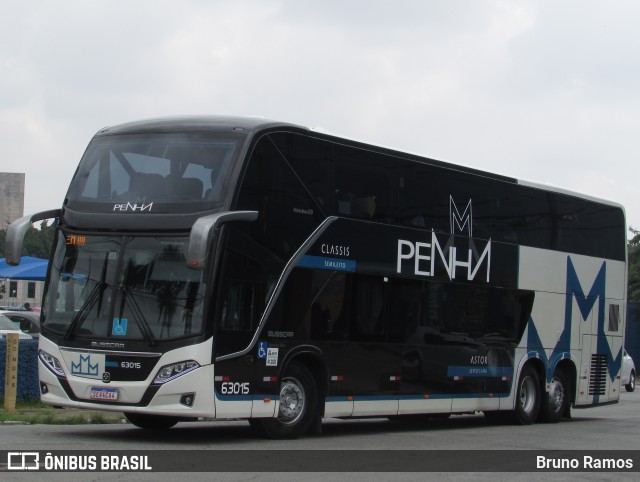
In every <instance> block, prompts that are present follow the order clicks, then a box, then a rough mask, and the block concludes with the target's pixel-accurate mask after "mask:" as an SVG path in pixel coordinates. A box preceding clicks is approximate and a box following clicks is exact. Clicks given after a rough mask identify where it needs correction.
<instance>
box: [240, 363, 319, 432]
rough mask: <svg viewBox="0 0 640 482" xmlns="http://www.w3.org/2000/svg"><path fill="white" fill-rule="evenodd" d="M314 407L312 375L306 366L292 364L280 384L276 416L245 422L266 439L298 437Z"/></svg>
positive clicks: (314, 410) (316, 394)
mask: <svg viewBox="0 0 640 482" xmlns="http://www.w3.org/2000/svg"><path fill="white" fill-rule="evenodd" d="M317 406H318V390H317V387H316V382H315V379H314V378H313V375H312V374H311V372H310V371H309V369H308V368H307V367H306V366H304V365H303V364H301V363H298V362H295V361H293V362H291V363H289V365H288V366H287V368H286V369H285V372H284V376H283V377H282V381H281V382H280V403H279V409H278V416H277V417H276V418H257V419H251V420H249V423H250V424H251V426H252V428H253V429H254V430H256V431H257V432H258V433H259V434H260V435H263V436H266V437H268V438H273V439H283V438H289V439H290V438H298V437H300V436H301V435H302V434H304V433H305V432H306V431H307V430H308V429H309V427H310V426H311V423H312V422H313V419H314V417H315V415H316V411H317Z"/></svg>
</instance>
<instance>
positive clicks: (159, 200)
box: [67, 134, 237, 212]
mask: <svg viewBox="0 0 640 482" xmlns="http://www.w3.org/2000/svg"><path fill="white" fill-rule="evenodd" d="M236 145H237V140H234V139H226V138H214V137H204V136H203V137H197V136H194V135H188V134H176V135H169V134H147V135H144V136H143V135H130V136H106V137H98V138H96V139H94V140H93V141H92V142H91V144H90V145H89V147H88V148H87V152H86V153H85V155H84V156H83V158H82V160H81V161H80V166H79V167H78V172H77V173H76V175H75V176H74V178H73V180H72V183H71V186H70V188H69V193H68V195H67V197H68V199H69V202H70V203H71V205H74V203H104V204H105V205H106V207H105V209H106V210H108V211H110V212H112V211H113V210H114V208H113V206H114V204H121V203H124V204H125V205H126V203H130V204H136V203H138V204H140V203H144V204H148V203H154V206H153V212H162V211H165V212H173V211H175V209H177V208H175V207H174V208H173V209H172V208H171V207H170V206H168V205H173V204H178V205H181V204H182V205H183V204H184V203H201V204H202V203H204V204H209V205H220V204H221V203H222V200H223V197H224V188H225V183H226V173H227V170H228V167H229V165H230V164H231V162H232V160H233V157H234V154H235V152H236ZM160 204H162V206H160ZM80 205H82V204H80ZM93 209H96V208H95V206H94V207H93ZM199 209H202V207H201V206H200V207H199Z"/></svg>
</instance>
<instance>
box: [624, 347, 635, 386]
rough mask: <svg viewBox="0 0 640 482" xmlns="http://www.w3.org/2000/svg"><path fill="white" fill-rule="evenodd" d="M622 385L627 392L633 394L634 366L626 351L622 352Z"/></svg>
mask: <svg viewBox="0 0 640 482" xmlns="http://www.w3.org/2000/svg"><path fill="white" fill-rule="evenodd" d="M621 378H622V384H623V385H624V388H625V389H626V390H627V392H633V391H634V390H635V389H636V365H635V364H634V363H633V358H631V357H630V356H629V354H628V353H627V350H624V354H623V357H622V375H621Z"/></svg>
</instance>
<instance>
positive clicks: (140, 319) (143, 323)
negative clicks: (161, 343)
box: [120, 286, 158, 346]
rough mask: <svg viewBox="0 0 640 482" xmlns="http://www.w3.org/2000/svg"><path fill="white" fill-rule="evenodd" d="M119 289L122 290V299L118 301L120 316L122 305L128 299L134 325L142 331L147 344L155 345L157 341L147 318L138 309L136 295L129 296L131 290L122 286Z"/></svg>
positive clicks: (122, 311) (122, 309) (122, 310)
mask: <svg viewBox="0 0 640 482" xmlns="http://www.w3.org/2000/svg"><path fill="white" fill-rule="evenodd" d="M120 291H121V292H122V301H121V303H120V316H122V313H124V306H125V304H126V302H127V301H129V310H130V311H131V314H133V321H135V322H136V325H138V328H139V329H140V333H142V337H143V338H144V341H146V342H147V344H148V345H149V346H157V345H158V342H157V341H156V339H155V337H154V336H153V332H152V331H151V328H150V327H149V323H147V320H145V318H144V315H143V314H142V310H141V309H140V306H138V302H137V301H136V297H135V296H129V295H130V294H131V292H130V291H129V290H128V289H127V288H125V287H124V286H123V287H121V288H120Z"/></svg>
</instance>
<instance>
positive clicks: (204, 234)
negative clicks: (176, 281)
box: [187, 211, 258, 269]
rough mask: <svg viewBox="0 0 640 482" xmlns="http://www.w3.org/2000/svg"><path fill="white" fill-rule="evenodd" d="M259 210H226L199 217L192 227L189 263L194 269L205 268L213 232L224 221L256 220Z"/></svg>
mask: <svg viewBox="0 0 640 482" xmlns="http://www.w3.org/2000/svg"><path fill="white" fill-rule="evenodd" d="M256 219H258V211H226V212H223V213H216V214H211V215H209V216H203V217H201V218H198V219H197V220H196V222H195V223H193V227H192V228H191V235H190V236H189V249H188V251H187V265H188V266H189V268H192V269H203V268H204V265H205V262H206V260H207V255H208V253H209V249H210V246H211V240H212V239H213V234H214V232H215V231H216V229H218V227H219V226H221V225H222V224H223V223H228V222H232V221H255V220H256Z"/></svg>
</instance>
